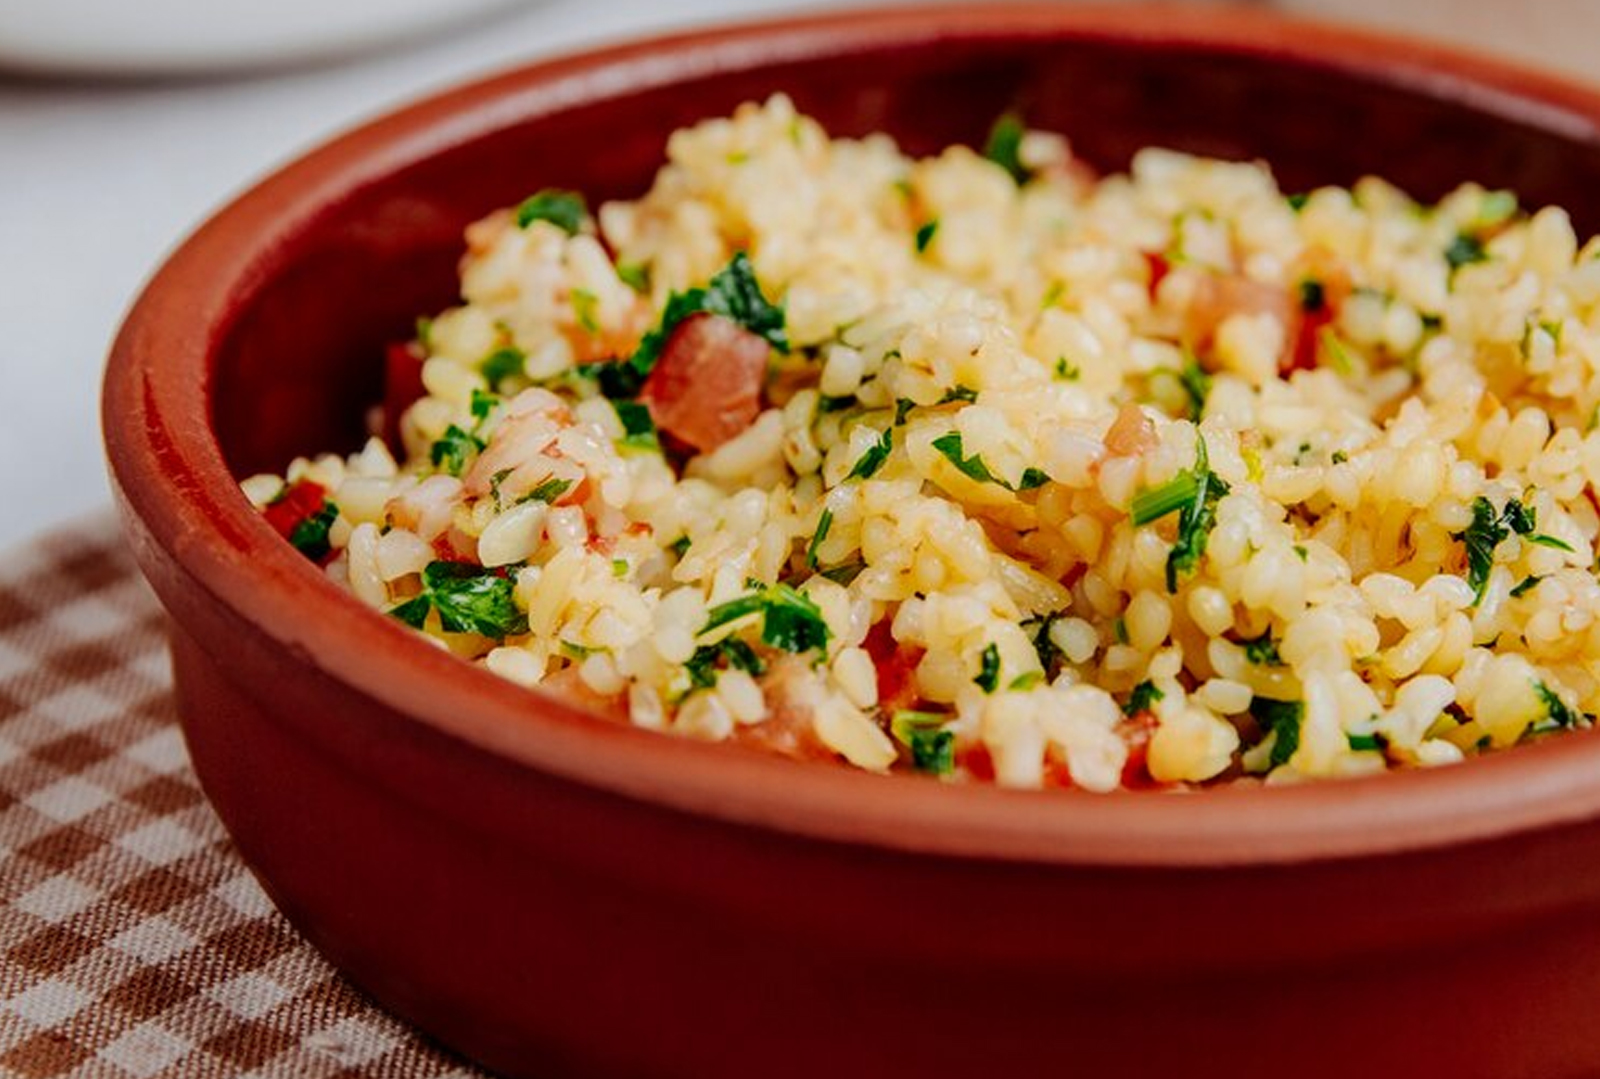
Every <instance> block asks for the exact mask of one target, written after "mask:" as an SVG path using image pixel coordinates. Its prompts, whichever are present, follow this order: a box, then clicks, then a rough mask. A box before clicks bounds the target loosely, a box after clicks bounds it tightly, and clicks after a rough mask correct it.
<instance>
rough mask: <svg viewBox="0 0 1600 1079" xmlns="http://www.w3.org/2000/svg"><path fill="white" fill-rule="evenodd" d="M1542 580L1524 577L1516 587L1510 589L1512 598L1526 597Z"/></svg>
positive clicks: (1541, 578)
mask: <svg viewBox="0 0 1600 1079" xmlns="http://www.w3.org/2000/svg"><path fill="white" fill-rule="evenodd" d="M1542 580H1544V578H1543V577H1524V578H1522V580H1520V581H1518V582H1517V583H1516V585H1515V586H1514V587H1513V588H1512V589H1511V595H1512V598H1515V597H1517V596H1525V595H1527V594H1528V593H1529V592H1531V591H1533V589H1534V588H1535V587H1536V586H1537V585H1538V584H1539V582H1540V581H1542Z"/></svg>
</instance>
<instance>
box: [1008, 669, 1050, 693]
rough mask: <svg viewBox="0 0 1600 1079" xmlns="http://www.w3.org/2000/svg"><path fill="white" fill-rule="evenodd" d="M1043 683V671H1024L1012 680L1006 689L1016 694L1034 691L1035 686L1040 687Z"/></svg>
mask: <svg viewBox="0 0 1600 1079" xmlns="http://www.w3.org/2000/svg"><path fill="white" fill-rule="evenodd" d="M1043 681H1044V672H1043V671H1023V672H1022V673H1021V674H1019V675H1017V676H1016V677H1015V678H1013V679H1012V680H1011V684H1010V685H1008V686H1006V689H1008V690H1010V691H1011V692H1013V693H1016V692H1019V691H1022V690H1028V689H1032V688H1033V687H1034V686H1037V685H1039V684H1040V683H1042V682H1043Z"/></svg>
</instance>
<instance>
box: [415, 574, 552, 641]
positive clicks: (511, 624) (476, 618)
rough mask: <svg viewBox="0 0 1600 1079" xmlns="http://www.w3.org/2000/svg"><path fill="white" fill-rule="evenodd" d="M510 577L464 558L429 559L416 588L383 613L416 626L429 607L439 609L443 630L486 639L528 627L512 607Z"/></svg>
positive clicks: (507, 634)
mask: <svg viewBox="0 0 1600 1079" xmlns="http://www.w3.org/2000/svg"><path fill="white" fill-rule="evenodd" d="M514 591H515V586H514V585H513V583H512V581H511V578H510V577H507V576H505V575H504V574H503V573H500V572H498V571H496V570H492V569H484V568H483V567H482V566H474V565H471V564H469V563H466V562H445V561H438V562H430V563H428V565H427V567H426V568H424V569H423V571H422V591H421V593H419V594H418V595H417V596H415V597H413V598H412V599H409V600H407V601H406V602H404V603H402V604H400V605H399V606H396V607H393V608H391V609H390V611H389V613H390V614H392V615H394V616H395V617H396V618H398V619H400V621H402V622H404V623H405V624H406V625H408V626H412V627H414V628H416V629H421V628H422V627H423V624H424V623H425V622H426V621H427V619H428V612H429V611H430V610H434V611H438V612H439V624H440V626H442V627H443V628H444V630H445V632H447V633H477V634H479V635H481V636H484V637H488V638H490V639H492V640H497V641H498V640H504V639H505V638H506V637H511V636H515V635H516V634H519V633H526V632H528V617H527V615H525V614H523V613H522V611H520V610H518V608H517V604H516V600H515V598H514Z"/></svg>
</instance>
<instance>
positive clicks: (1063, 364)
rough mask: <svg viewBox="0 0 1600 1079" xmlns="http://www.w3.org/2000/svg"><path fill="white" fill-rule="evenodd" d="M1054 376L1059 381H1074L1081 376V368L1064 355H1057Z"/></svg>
mask: <svg viewBox="0 0 1600 1079" xmlns="http://www.w3.org/2000/svg"><path fill="white" fill-rule="evenodd" d="M1055 376H1056V378H1057V379H1058V380H1059V381H1061V382H1076V381H1078V379H1080V378H1082V377H1083V369H1082V368H1081V367H1079V366H1078V365H1077V364H1075V363H1072V362H1070V361H1068V359H1067V358H1066V357H1065V356H1057V357H1056V366H1055Z"/></svg>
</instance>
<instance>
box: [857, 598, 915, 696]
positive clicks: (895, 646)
mask: <svg viewBox="0 0 1600 1079" xmlns="http://www.w3.org/2000/svg"><path fill="white" fill-rule="evenodd" d="M861 647H862V648H865V649H866V650H867V655H869V656H871V657H872V665H873V667H875V668H876V669H877V672H878V707H879V708H880V709H882V710H883V711H884V712H887V713H890V714H893V713H894V712H897V711H900V710H901V709H904V708H911V707H914V706H915V705H916V703H917V701H918V700H920V699H921V698H920V696H919V695H918V693H917V679H916V671H917V664H918V663H920V662H922V655H923V652H924V649H921V648H917V647H916V646H914V645H909V644H901V643H900V642H899V641H897V640H895V639H894V634H892V633H890V632H889V622H888V620H887V619H885V620H884V621H882V622H879V623H877V624H876V625H874V626H873V627H872V628H871V629H869V630H868V631H867V637H866V640H864V641H862V642H861Z"/></svg>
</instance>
